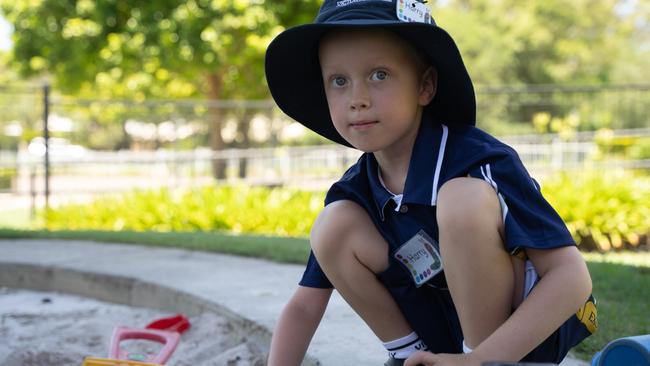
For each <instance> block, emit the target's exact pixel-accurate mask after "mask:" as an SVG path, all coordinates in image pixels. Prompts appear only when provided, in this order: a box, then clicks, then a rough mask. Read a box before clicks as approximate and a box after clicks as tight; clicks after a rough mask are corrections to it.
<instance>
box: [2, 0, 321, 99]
mask: <svg viewBox="0 0 650 366" xmlns="http://www.w3.org/2000/svg"><path fill="white" fill-rule="evenodd" d="M0 6H1V7H2V10H3V12H4V14H5V16H6V17H7V19H8V20H9V21H10V22H11V23H13V25H14V28H15V32H14V49H13V58H14V60H15V62H16V66H17V67H18V69H19V71H20V73H21V74H22V75H24V76H31V75H38V74H43V73H46V74H49V75H51V76H52V77H53V81H54V83H55V85H56V87H57V88H58V89H60V90H62V91H64V92H67V93H80V92H81V93H84V92H85V93H86V94H94V95H95V96H96V95H97V94H100V95H103V96H113V97H115V96H117V97H120V96H124V97H136V98H145V97H151V96H153V97H189V96H198V95H208V96H210V97H212V98H213V99H214V98H261V97H265V96H266V95H267V90H266V86H265V82H264V77H263V55H264V51H265V48H266V45H267V44H268V42H269V41H270V39H271V38H272V37H273V36H274V35H275V34H277V33H278V32H280V31H281V30H282V29H283V28H284V27H286V26H288V25H292V24H295V23H297V22H303V21H305V19H304V16H305V14H314V13H315V12H316V11H317V4H316V1H314V0H310V1H307V0H294V1H288V2H271V1H266V2H265V1H260V0H188V1H185V0H160V1H128V0H25V1H14V0H0Z"/></svg>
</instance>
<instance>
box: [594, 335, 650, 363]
mask: <svg viewBox="0 0 650 366" xmlns="http://www.w3.org/2000/svg"><path fill="white" fill-rule="evenodd" d="M591 366H650V334H647V335H641V336H635V337H626V338H620V339H617V340H615V341H612V342H609V344H608V345H607V346H605V348H603V350H602V351H601V352H598V353H596V354H595V355H594V358H592V359H591Z"/></svg>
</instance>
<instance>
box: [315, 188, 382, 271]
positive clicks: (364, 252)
mask: <svg viewBox="0 0 650 366" xmlns="http://www.w3.org/2000/svg"><path fill="white" fill-rule="evenodd" d="M310 243H311V248H312V250H313V251H314V254H315V255H316V258H317V259H318V262H319V263H320V264H321V265H325V266H327V264H328V262H330V263H331V262H333V261H336V262H339V258H341V256H346V257H348V258H349V257H355V258H357V259H358V260H359V261H361V262H362V263H363V264H364V265H366V266H367V267H369V268H370V269H372V270H373V271H375V272H378V271H381V270H382V269H384V268H383V267H385V266H387V264H388V259H387V258H388V256H387V255H388V244H387V243H385V240H384V239H383V238H382V237H381V234H379V232H378V231H377V229H376V227H375V226H374V224H373V222H372V220H371V219H370V216H368V213H367V212H366V211H365V210H364V209H363V208H361V206H359V205H358V204H356V203H354V202H352V201H345V200H342V201H336V202H333V203H330V204H329V205H327V206H326V207H325V208H324V209H323V211H321V213H320V214H319V215H318V217H317V218H316V221H315V222H314V225H313V226H312V230H311V235H310Z"/></svg>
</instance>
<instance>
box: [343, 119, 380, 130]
mask: <svg viewBox="0 0 650 366" xmlns="http://www.w3.org/2000/svg"><path fill="white" fill-rule="evenodd" d="M377 123H379V121H356V122H351V123H350V127H352V128H354V129H356V130H364V129H367V128H370V127H372V126H374V125H375V124H377Z"/></svg>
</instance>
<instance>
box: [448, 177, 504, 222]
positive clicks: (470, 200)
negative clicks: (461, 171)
mask: <svg viewBox="0 0 650 366" xmlns="http://www.w3.org/2000/svg"><path fill="white" fill-rule="evenodd" d="M436 206H437V207H436V219H437V221H438V226H439V227H440V230H441V231H443V230H454V231H456V230H465V231H467V230H473V229H476V228H480V227H485V225H496V226H497V228H498V229H500V227H501V225H502V217H501V204H500V203H499V198H498V196H497V194H496V192H495V191H494V189H493V188H492V186H491V185H490V184H488V183H487V182H485V181H483V180H480V179H476V178H469V177H467V178H465V177H463V178H454V179H452V180H450V181H448V182H446V183H445V184H443V186H442V187H441V188H440V191H439V192H438V200H437V204H436Z"/></svg>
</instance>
